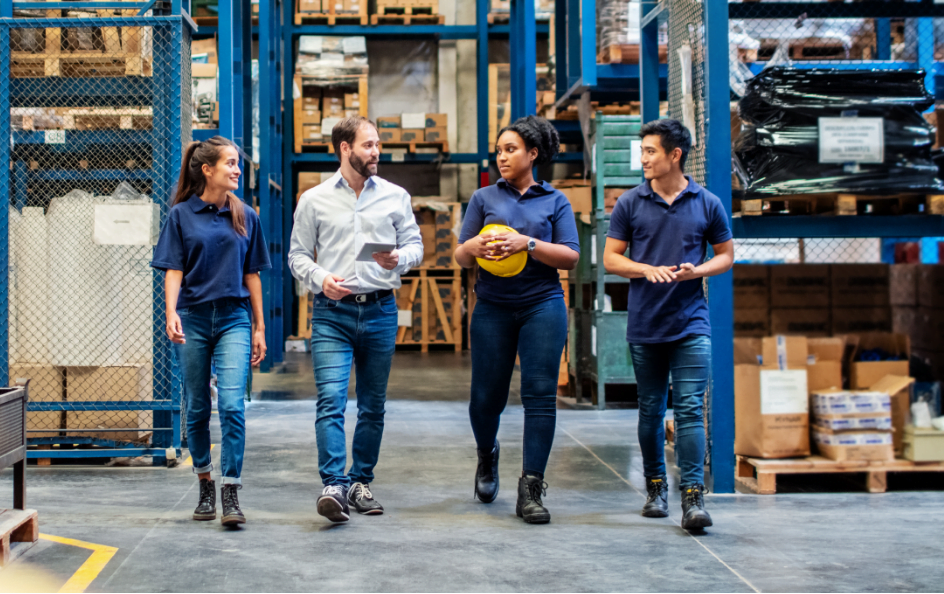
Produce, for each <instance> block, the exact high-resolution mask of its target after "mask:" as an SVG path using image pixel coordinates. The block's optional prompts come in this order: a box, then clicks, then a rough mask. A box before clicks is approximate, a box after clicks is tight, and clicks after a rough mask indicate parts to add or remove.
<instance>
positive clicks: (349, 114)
mask: <svg viewBox="0 0 944 594" xmlns="http://www.w3.org/2000/svg"><path fill="white" fill-rule="evenodd" d="M342 115H344V117H346V118H356V117H357V116H359V115H361V112H360V110H357V109H345V110H344V112H343V114H342Z"/></svg>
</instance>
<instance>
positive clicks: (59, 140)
mask: <svg viewBox="0 0 944 594" xmlns="http://www.w3.org/2000/svg"><path fill="white" fill-rule="evenodd" d="M44 142H45V143H46V144H65V143H66V131H65V130H46V133H45V138H44Z"/></svg>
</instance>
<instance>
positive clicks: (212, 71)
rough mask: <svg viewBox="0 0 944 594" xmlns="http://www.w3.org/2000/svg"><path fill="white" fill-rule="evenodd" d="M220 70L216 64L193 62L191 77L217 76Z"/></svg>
mask: <svg viewBox="0 0 944 594" xmlns="http://www.w3.org/2000/svg"><path fill="white" fill-rule="evenodd" d="M218 70H219V66H217V65H216V64H191V65H190V78H216V73H217V71H218Z"/></svg>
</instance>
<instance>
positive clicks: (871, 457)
mask: <svg viewBox="0 0 944 594" xmlns="http://www.w3.org/2000/svg"><path fill="white" fill-rule="evenodd" d="M813 440H814V441H815V442H816V449H817V450H819V453H820V454H821V455H822V456H823V457H825V458H829V459H830V460H836V461H837V462H844V461H847V460H867V461H876V462H877V461H892V460H894V459H895V452H894V450H893V449H892V436H891V433H888V432H885V431H872V432H868V431H861V432H858V431H856V432H839V433H832V432H829V431H826V430H824V429H822V428H820V427H816V428H814V429H813Z"/></svg>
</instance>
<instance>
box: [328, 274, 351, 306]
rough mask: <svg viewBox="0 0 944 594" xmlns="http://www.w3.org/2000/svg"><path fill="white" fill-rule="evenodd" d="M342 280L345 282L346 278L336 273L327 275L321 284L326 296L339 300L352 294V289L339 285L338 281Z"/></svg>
mask: <svg viewBox="0 0 944 594" xmlns="http://www.w3.org/2000/svg"><path fill="white" fill-rule="evenodd" d="M340 282H344V279H343V278H341V277H340V276H338V275H336V274H329V275H328V276H326V277H325V279H324V282H323V283H322V284H321V291H322V292H323V293H324V294H325V297H327V298H328V299H333V300H335V301H338V300H340V299H341V298H342V297H346V296H348V295H350V294H351V290H350V289H345V288H344V287H342V286H341V285H339V284H338V283H340Z"/></svg>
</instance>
